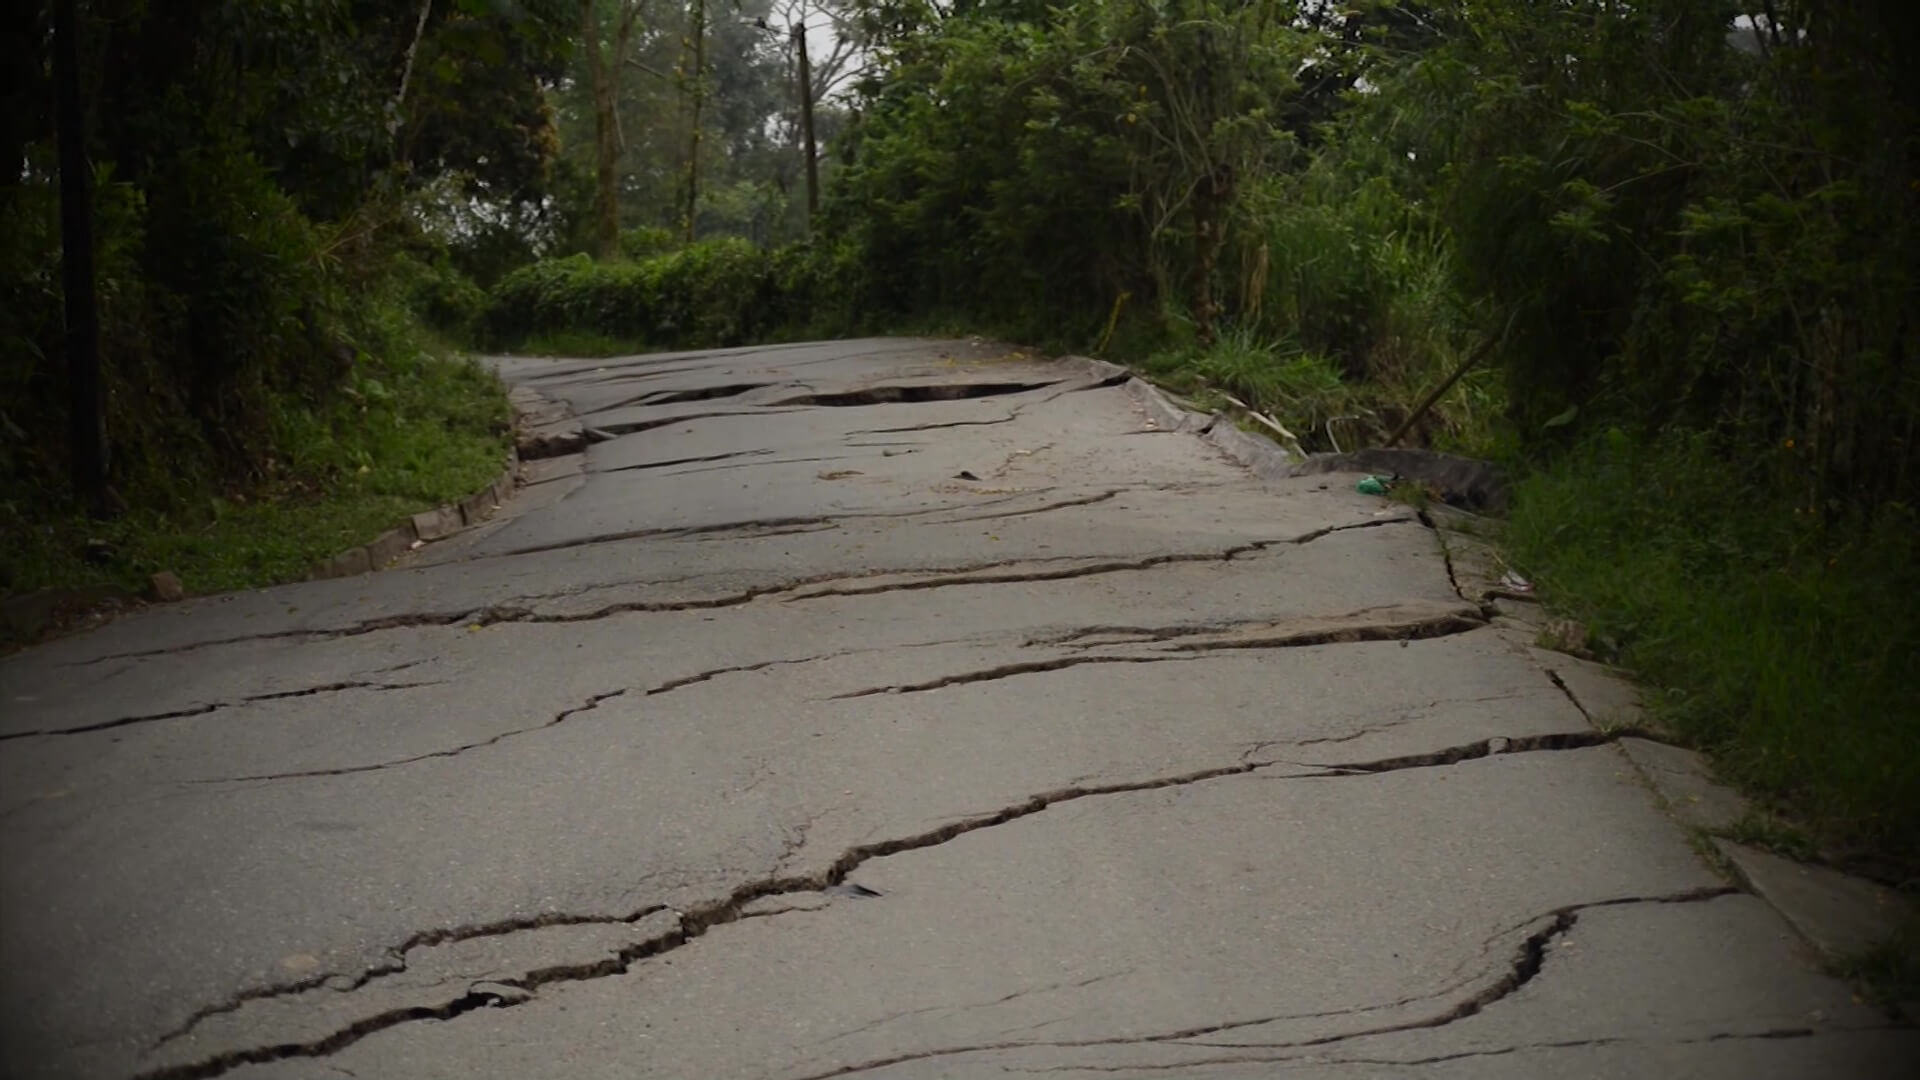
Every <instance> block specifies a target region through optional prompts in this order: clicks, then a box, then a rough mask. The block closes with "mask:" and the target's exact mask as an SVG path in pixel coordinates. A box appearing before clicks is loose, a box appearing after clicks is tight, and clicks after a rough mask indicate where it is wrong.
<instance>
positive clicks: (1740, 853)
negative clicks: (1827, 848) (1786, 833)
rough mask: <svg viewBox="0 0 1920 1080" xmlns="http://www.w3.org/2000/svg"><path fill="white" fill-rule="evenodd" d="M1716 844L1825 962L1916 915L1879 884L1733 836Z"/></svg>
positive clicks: (1871, 943) (1880, 938)
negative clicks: (1788, 856) (1774, 852)
mask: <svg viewBox="0 0 1920 1080" xmlns="http://www.w3.org/2000/svg"><path fill="white" fill-rule="evenodd" d="M1714 847H1715V848H1717V849H1718V850H1719V852H1720V854H1721V855H1723V856H1725V857H1726V859H1727V861H1728V862H1730V863H1731V864H1732V865H1733V868H1734V870H1735V872H1736V873H1738V874H1739V875H1740V877H1741V878H1742V879H1743V880H1744V881H1745V882H1746V883H1747V885H1748V886H1749V887H1750V888H1752V889H1753V891H1754V892H1755V893H1756V894H1758V895H1759V896H1760V897H1761V898H1762V899H1764V900H1766V901H1767V903H1769V904H1771V905H1773V907H1774V908H1775V909H1777V910H1778V911H1779V912H1780V913H1781V915H1783V916H1785V918H1786V920H1787V921H1788V922H1789V923H1792V924H1793V928H1794V929H1795V930H1797V931H1799V933H1800V934H1801V935H1802V936H1803V937H1805V938H1806V939H1807V941H1808V942H1810V943H1812V945H1813V947H1814V948H1816V949H1818V950H1819V951H1820V953H1821V955H1822V956H1824V957H1826V958H1827V959H1828V960H1834V961H1837V960H1842V959H1846V958H1849V957H1852V956H1856V955H1858V954H1860V953H1863V952H1866V951H1867V950H1869V949H1871V948H1874V947H1875V946H1878V945H1881V944H1884V943H1885V942H1887V941H1888V940H1889V939H1891V938H1892V937H1893V935H1894V934H1895V933H1896V932H1897V931H1899V930H1900V929H1901V928H1902V927H1903V926H1904V925H1906V924H1907V923H1909V922H1910V921H1911V920H1912V919H1913V918H1914V915H1915V912H1914V909H1913V906H1912V904H1911V903H1910V902H1909V901H1907V900H1905V899H1903V898H1902V897H1901V896H1900V895H1899V894H1897V893H1895V892H1894V891H1893V890H1891V889H1888V888H1886V887H1885V886H1883V885H1878V884H1875V883H1874V882H1871V881H1867V880H1864V879H1862V878H1856V877H1851V876H1849V875H1847V874H1843V873H1841V872H1840V871H1838V870H1833V869H1830V868H1828V867H1825V866H1818V865H1814V864H1811V863H1801V862H1795V861H1794V860H1792V859H1787V858H1782V857H1781V856H1779V855H1774V854H1772V853H1770V852H1766V851H1761V850H1760V849H1758V848H1752V847H1748V846H1747V845H1745V844H1737V843H1734V842H1733V841H1731V840H1722V839H1717V840H1715V841H1714Z"/></svg>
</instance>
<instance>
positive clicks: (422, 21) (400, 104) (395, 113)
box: [387, 0, 433, 164]
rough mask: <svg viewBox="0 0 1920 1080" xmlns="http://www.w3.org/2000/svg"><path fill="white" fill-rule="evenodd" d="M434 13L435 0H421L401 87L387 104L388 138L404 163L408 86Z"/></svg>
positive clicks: (401, 74)
mask: <svg viewBox="0 0 1920 1080" xmlns="http://www.w3.org/2000/svg"><path fill="white" fill-rule="evenodd" d="M432 14H433V0H421V3H420V17H419V18H418V19H416V20H415V21H414V24H413V41H412V42H411V43H409V44H408V45H407V58H406V61H405V62H404V63H402V64H401V65H400V88H399V89H398V90H396V91H394V94H393V101H392V102H390V103H389V104H388V105H387V139H388V141H389V142H391V143H392V144H393V145H394V147H395V155H394V156H395V158H396V160H399V161H401V162H402V163H403V164H404V161H405V155H403V154H400V153H399V152H398V147H399V143H400V127H401V124H402V123H403V122H404V120H405V117H406V106H407V86H408V84H409V83H411V82H412V81H413V61H414V58H415V57H417V56H419V55H420V39H421V38H422V37H424V36H426V33H427V18H428V17H429V16H431V15H432Z"/></svg>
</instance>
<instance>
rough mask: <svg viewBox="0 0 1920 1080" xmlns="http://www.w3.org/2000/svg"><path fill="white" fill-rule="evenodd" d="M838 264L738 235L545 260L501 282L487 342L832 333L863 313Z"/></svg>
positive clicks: (724, 340) (677, 340) (706, 339)
mask: <svg viewBox="0 0 1920 1080" xmlns="http://www.w3.org/2000/svg"><path fill="white" fill-rule="evenodd" d="M831 263H832V259H831V256H830V255H827V254H823V253H822V252H820V251H816V250H814V249H810V248H808V247H806V246H805V245H794V246H791V247H787V248H782V249H779V250H777V251H771V252H769V251H764V250H761V249H758V248H755V247H754V246H752V245H751V244H749V243H747V242H746V241H744V240H740V239H738V238H734V237H728V238H723V239H718V240H710V241H705V242H702V243H698V244H695V245H693V246H692V247H687V248H682V249H680V250H677V251H670V252H667V253H666V254H660V255H654V256H652V257H649V258H644V259H638V260H634V261H624V262H607V263H596V262H594V261H593V260H591V259H589V258H588V257H587V256H585V255H571V256H567V257H565V258H559V259H545V260H542V261H540V262H536V263H532V264H530V265H527V266H523V267H521V268H520V269H518V270H516V271H514V272H513V273H511V274H508V275H507V276H506V277H505V278H503V279H501V281H500V283H499V284H498V285H496V286H494V288H493V290H492V292H491V293H490V295H489V297H488V300H487V308H486V317H485V320H484V323H485V339H486V342H487V344H488V345H489V346H490V347H493V348H501V349H511V348H515V347H518V346H521V345H524V344H526V343H527V342H529V341H541V340H552V339H553V338H554V337H556V336H567V335H578V334H588V335H593V336H595V337H598V338H600V339H604V340H606V341H608V342H613V343H619V344H621V345H622V346H623V347H629V348H668V347H673V348H701V347H709V346H725V345H739V344H742V343H745V342H749V341H762V340H767V339H769V338H772V337H778V336H792V335H798V334H804V333H808V332H811V333H815V334H822V333H833V332H835V331H838V330H841V329H844V328H846V327H848V326H850V325H852V324H853V322H854V321H855V319H856V315H855V311H854V308H853V303H854V300H853V293H852V291H851V288H850V287H849V286H848V285H847V284H846V283H845V282H844V280H842V279H836V276H835V275H834V273H833V271H832V268H831Z"/></svg>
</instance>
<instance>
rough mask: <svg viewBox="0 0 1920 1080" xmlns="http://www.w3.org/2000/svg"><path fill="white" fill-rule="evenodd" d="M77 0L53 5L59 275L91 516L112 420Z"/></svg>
mask: <svg viewBox="0 0 1920 1080" xmlns="http://www.w3.org/2000/svg"><path fill="white" fill-rule="evenodd" d="M78 22H79V20H78V19H77V18H75V15H74V0H57V2H56V3H55V4H54V8H53V85H54V90H53V92H54V110H55V126H56V131H57V135H58V138H59V143H60V271H61V285H62V287H63V289H64V291H65V294H66V312H67V393H68V397H67V410H68V414H67V432H68V437H69V440H70V451H71V454H72V470H73V490H74V494H76V495H78V496H79V497H80V500H81V502H82V503H83V504H85V506H86V507H87V510H88V512H90V513H93V514H96V515H97V514H101V513H104V512H105V510H106V502H107V423H106V415H105V412H106V411H105V407H104V402H103V400H102V398H103V395H102V392H101V382H102V380H101V376H100V313H99V309H98V308H97V307H96V306H95V294H94V273H93V194H92V177H91V175H90V174H89V172H88V169H89V165H88V163H87V133H86V110H85V106H84V103H83V102H82V101H81V100H80V47H79V42H78V41H77V40H76V35H77V34H78V32H79V27H78V25H77V24H78Z"/></svg>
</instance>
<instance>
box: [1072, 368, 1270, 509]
mask: <svg viewBox="0 0 1920 1080" xmlns="http://www.w3.org/2000/svg"><path fill="white" fill-rule="evenodd" d="M1055 362H1056V363H1063V364H1071V365H1075V366H1078V367H1080V368H1082V369H1084V370H1085V371H1086V372H1087V374H1088V375H1089V376H1091V377H1093V378H1095V379H1118V378H1120V377H1121V376H1126V377H1127V381H1126V383H1125V384H1124V385H1125V386H1126V389H1127V393H1128V394H1130V395H1132V397H1133V399H1134V401H1136V402H1137V403H1139V405H1140V409H1141V411H1142V412H1144V413H1146V416H1147V423H1148V424H1150V425H1152V426H1153V427H1155V428H1157V429H1159V430H1161V431H1179V432H1186V433H1190V434H1193V435H1198V436H1199V437H1200V438H1202V439H1204V440H1206V441H1207V442H1209V443H1212V444H1213V445H1214V446H1215V447H1217V448H1218V449H1219V450H1220V451H1221V452H1222V453H1224V454H1226V455H1227V456H1228V457H1229V458H1232V459H1233V460H1234V461H1235V462H1237V463H1239V464H1240V465H1242V466H1244V467H1245V468H1247V469H1249V470H1250V471H1252V473H1253V474H1254V475H1255V476H1257V477H1259V478H1260V479H1262V480H1277V479H1280V478H1282V477H1286V476H1291V475H1293V473H1292V472H1291V470H1292V469H1294V468H1295V467H1296V466H1298V465H1299V464H1300V463H1301V459H1299V458H1296V457H1294V456H1293V455H1292V454H1291V453H1289V452H1288V451H1287V449H1286V448H1285V447H1283V446H1281V445H1280V444H1279V443H1276V442H1274V441H1273V440H1272V439H1269V438H1266V437H1265V436H1263V435H1257V434H1254V433H1252V432H1248V431H1243V430H1241V429H1240V427H1238V426H1237V425H1235V424H1234V423H1233V422H1232V421H1231V420H1229V419H1228V418H1227V417H1226V415H1225V414H1223V413H1217V412H1215V413H1202V412H1195V411H1194V410H1192V409H1187V408H1183V407H1181V406H1180V405H1177V404H1175V403H1174V401H1173V399H1172V398H1171V397H1170V396H1169V395H1168V394H1167V392H1166V391H1164V390H1162V389H1160V388H1159V387H1157V386H1155V385H1154V384H1153V383H1152V382H1150V381H1148V380H1146V379H1144V378H1142V377H1141V376H1140V374H1139V373H1138V372H1135V371H1133V370H1131V369H1129V368H1126V367H1122V366H1121V365H1119V364H1114V363H1110V362H1108V361H1106V360H1095V359H1093V358H1092V357H1087V356H1062V357H1059V358H1058V359H1057V360H1056V361H1055Z"/></svg>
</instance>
